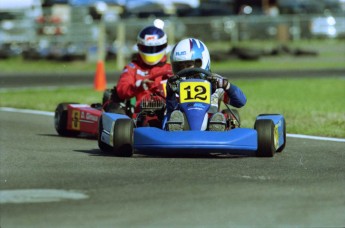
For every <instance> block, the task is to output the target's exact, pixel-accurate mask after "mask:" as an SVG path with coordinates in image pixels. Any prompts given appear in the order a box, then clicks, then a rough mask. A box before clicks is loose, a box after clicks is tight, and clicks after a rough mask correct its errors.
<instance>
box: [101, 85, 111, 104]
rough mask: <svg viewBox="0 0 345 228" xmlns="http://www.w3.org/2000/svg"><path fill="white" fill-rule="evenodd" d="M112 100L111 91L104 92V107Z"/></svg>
mask: <svg viewBox="0 0 345 228" xmlns="http://www.w3.org/2000/svg"><path fill="white" fill-rule="evenodd" d="M110 98H111V89H106V90H104V92H103V97H102V105H104V103H105V102H107V101H109V100H110Z"/></svg>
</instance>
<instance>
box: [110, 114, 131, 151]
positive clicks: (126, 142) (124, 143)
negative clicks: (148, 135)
mask: <svg viewBox="0 0 345 228" xmlns="http://www.w3.org/2000/svg"><path fill="white" fill-rule="evenodd" d="M113 140H114V148H113V152H114V154H115V155H116V156H119V157H131V156H132V155H133V151H134V148H133V142H134V123H133V120H132V119H117V120H116V121H115V124H114V136H113Z"/></svg>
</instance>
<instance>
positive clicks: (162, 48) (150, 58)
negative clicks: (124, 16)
mask: <svg viewBox="0 0 345 228" xmlns="http://www.w3.org/2000/svg"><path fill="white" fill-rule="evenodd" d="M137 46H138V53H137V54H136V55H135V56H134V58H133V60H132V61H131V62H130V63H129V64H127V65H126V66H125V67H124V69H123V71H122V73H121V75H120V79H119V80H118V83H117V85H116V87H114V89H113V91H112V94H111V99H110V100H109V101H107V102H106V103H105V104H104V105H103V109H104V110H105V111H108V112H109V111H110V110H112V111H110V112H113V110H114V109H115V110H116V111H115V112H118V113H121V112H123V110H121V108H123V107H120V104H121V103H122V104H123V101H124V100H129V99H131V98H133V97H135V98H136V103H135V110H134V113H139V112H140V104H141V102H142V101H143V99H149V98H150V97H151V95H152V94H158V95H159V96H160V97H161V100H162V101H164V104H165V89H164V88H165V85H164V84H165V81H166V79H168V78H169V77H170V76H171V75H172V68H171V65H170V64H169V63H167V56H166V48H167V35H166V34H165V32H164V31H163V30H162V29H161V28H158V27H155V26H148V27H145V28H144V29H142V30H141V31H140V32H139V34H138V37H137ZM119 107H120V108H119ZM126 114H129V113H128V112H127V111H126Z"/></svg>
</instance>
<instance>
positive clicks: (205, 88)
mask: <svg viewBox="0 0 345 228" xmlns="http://www.w3.org/2000/svg"><path fill="white" fill-rule="evenodd" d="M187 102H201V103H206V104H210V103H211V86H210V83H209V82H208V81H203V82H180V103H187Z"/></svg>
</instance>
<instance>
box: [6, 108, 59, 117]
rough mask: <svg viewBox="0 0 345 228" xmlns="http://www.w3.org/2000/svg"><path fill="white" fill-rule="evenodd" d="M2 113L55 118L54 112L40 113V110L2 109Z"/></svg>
mask: <svg viewBox="0 0 345 228" xmlns="http://www.w3.org/2000/svg"><path fill="white" fill-rule="evenodd" d="M0 111H4V112H18V113H28V114H36V115H44V116H54V112H47V111H38V110H31V109H18V108H8V107H0Z"/></svg>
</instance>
